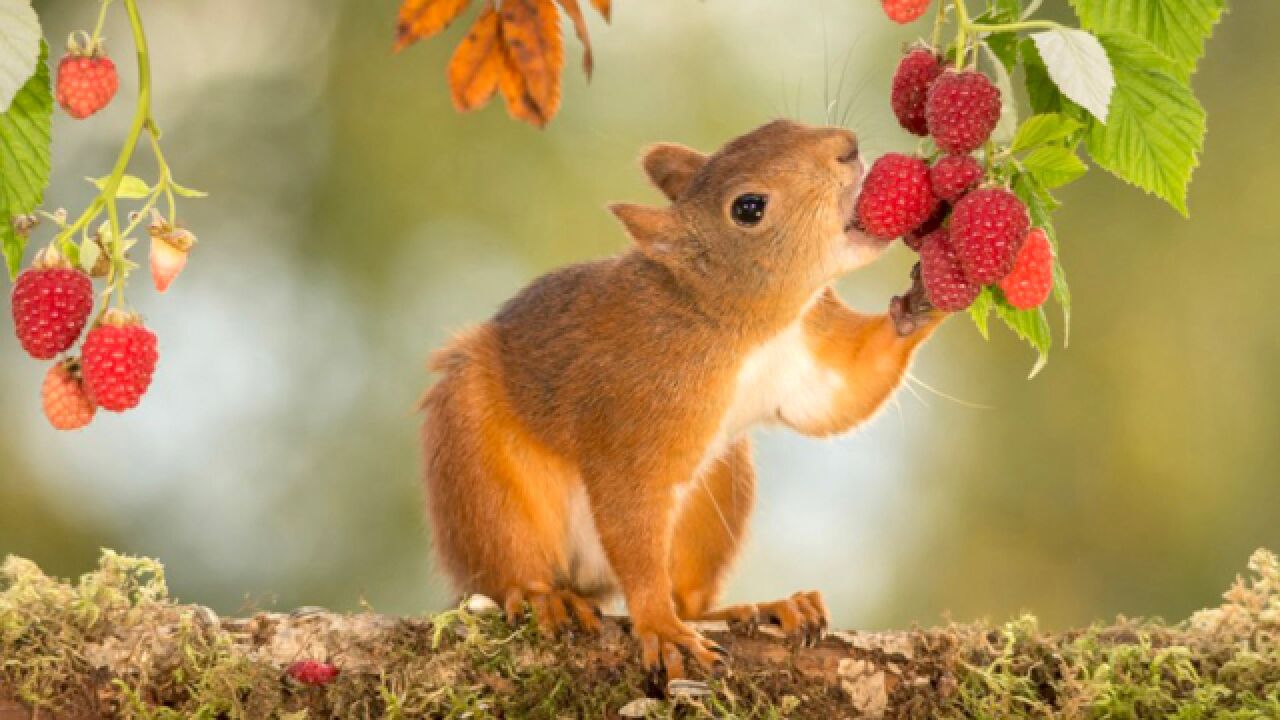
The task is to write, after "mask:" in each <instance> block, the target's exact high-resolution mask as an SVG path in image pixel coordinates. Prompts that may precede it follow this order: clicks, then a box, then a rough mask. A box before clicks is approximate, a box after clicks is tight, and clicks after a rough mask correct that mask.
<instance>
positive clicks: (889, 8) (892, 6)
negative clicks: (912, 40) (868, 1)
mask: <svg viewBox="0 0 1280 720" xmlns="http://www.w3.org/2000/svg"><path fill="white" fill-rule="evenodd" d="M881 4H882V5H883V6H884V14H885V15H888V16H889V19H890V20H892V21H894V22H896V23H900V24H902V25H906V24H907V23H909V22H915V21H916V20H918V19H919V18H920V16H921V15H923V14H924V12H925V10H928V9H929V0H882V2H881Z"/></svg>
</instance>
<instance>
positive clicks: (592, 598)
mask: <svg viewBox="0 0 1280 720" xmlns="http://www.w3.org/2000/svg"><path fill="white" fill-rule="evenodd" d="M856 147H857V146H856V142H855V141H854V138H853V135H852V134H851V133H849V132H848V131H845V130H840V129H834V128H810V127H806V126H803V125H799V124H796V123H791V122H786V121H778V122H774V123H770V124H768V125H765V126H764V127H762V128H759V129H757V130H756V131H754V132H752V133H749V134H747V135H745V136H743V137H741V138H738V139H736V140H734V141H732V142H730V143H729V144H727V145H726V146H725V147H724V148H723V149H721V151H720V152H718V153H716V154H715V155H712V156H709V157H708V156H705V155H702V154H700V153H697V152H695V151H692V150H689V149H688V148H683V147H681V146H677V145H661V146H658V147H657V148H655V149H654V150H653V151H652V152H650V153H649V155H648V156H647V157H646V159H645V162H644V166H645V170H646V172H647V173H648V174H649V176H650V179H651V180H652V181H653V182H654V184H655V185H656V186H657V187H658V188H659V189H660V190H662V191H663V193H664V194H665V195H666V196H667V199H668V200H670V201H671V204H670V205H669V206H667V207H662V208H641V207H638V206H634V205H617V206H614V207H613V208H612V209H613V211H614V213H615V214H616V215H617V216H618V218H619V220H620V221H621V222H622V223H623V225H624V227H625V228H626V230H627V232H628V233H629V234H630V235H631V237H632V238H633V240H634V247H633V248H632V249H631V250H630V251H628V252H626V253H624V254H622V255H620V256H618V257H614V258H610V259H606V260H600V261H597V262H593V263H586V264H581V265H574V266H571V267H567V268H564V269H561V270H559V271H556V272H553V273H551V274H549V275H546V276H544V277H542V278H540V279H538V280H536V281H534V282H533V283H532V284H530V285H529V286H528V287H527V288H525V289H524V290H523V291H521V292H520V293H519V294H518V295H516V296H515V297H514V298H512V299H511V300H510V301H509V302H508V303H507V304H506V305H505V306H503V308H502V309H501V310H500V311H499V312H498V313H497V315H496V316H495V317H494V318H493V319H492V320H490V321H489V322H487V323H485V324H484V325H481V326H480V327H478V328H476V329H473V330H471V331H468V332H466V333H464V334H462V335H460V336H458V337H457V338H455V339H454V340H453V341H452V342H451V343H450V344H449V345H448V346H446V347H445V348H444V349H442V350H440V351H438V352H437V353H436V354H434V355H433V356H432V359H431V363H430V367H431V368H432V369H433V370H434V371H437V372H440V373H442V377H441V379H440V380H439V382H438V383H437V384H436V385H435V386H434V387H432V388H431V389H430V390H429V391H428V392H427V394H426V395H425V397H424V399H423V409H424V410H425V413H426V421H425V424H424V427H423V445H424V448H425V455H426V473H425V485H426V489H427V498H428V508H429V513H430V516H431V524H432V530H433V537H434V541H435V548H436V551H437V554H438V555H439V557H440V560H441V563H442V566H443V568H444V569H445V570H446V571H447V572H448V573H449V575H450V576H451V577H452V578H453V579H454V581H455V583H456V584H457V586H458V587H459V589H460V590H463V591H467V592H482V593H485V594H488V595H490V596H492V597H495V598H499V599H501V601H502V602H503V603H504V605H505V606H506V607H507V610H508V614H510V615H514V614H515V613H516V612H517V611H518V609H519V607H520V606H522V605H523V604H524V602H526V601H527V602H528V603H529V604H530V605H531V606H532V607H533V608H534V611H535V614H536V615H539V616H540V617H539V620H540V622H543V621H545V622H546V623H547V625H548V627H551V628H557V627H559V626H562V625H564V624H566V623H569V622H574V620H573V618H574V616H576V617H577V622H578V623H579V624H582V625H584V626H587V625H590V624H591V623H590V622H589V618H588V617H587V614H586V613H585V611H584V608H587V607H589V606H590V603H591V602H597V601H600V600H602V599H604V598H605V597H607V596H609V595H610V594H612V593H614V592H620V593H621V594H622V595H623V596H624V597H625V599H626V602H627V606H628V609H629V610H630V613H631V615H632V618H633V621H634V631H635V633H636V635H637V636H638V637H639V639H640V646H641V652H642V656H643V660H644V662H645V663H647V664H648V665H650V666H654V667H657V666H662V667H665V669H666V671H667V673H668V675H669V676H678V675H680V674H682V673H683V672H684V666H683V660H682V657H681V656H682V654H684V653H688V654H690V655H692V656H693V657H694V658H695V659H697V660H698V661H699V662H701V663H703V664H712V663H714V662H716V661H717V659H718V658H717V655H716V650H717V648H716V647H715V646H714V644H713V643H710V642H709V641H707V640H705V639H704V638H702V637H701V636H699V635H698V634H697V633H696V632H695V631H694V630H693V629H692V628H691V627H689V626H688V625H687V624H685V622H684V619H692V618H697V617H715V616H733V615H735V613H738V612H739V611H737V610H734V609H726V610H720V611H717V610H715V609H714V608H715V603H716V600H717V597H718V595H719V592H720V589H721V586H722V583H723V580H724V576H725V573H726V570H727V568H728V566H729V564H730V563H731V561H732V560H733V558H734V556H735V555H736V553H737V550H738V549H739V547H740V545H741V541H742V538H743V536H744V534H745V529H746V523H747V518H748V516H749V514H750V511H751V506H752V502H753V498H754V483H755V475H754V470H753V468H752V463H751V457H750V446H749V443H748V441H747V439H746V438H745V436H744V433H745V431H746V430H747V429H748V428H749V427H750V425H751V424H753V423H755V422H768V421H770V420H781V421H783V422H786V423H789V424H791V425H793V426H794V427H796V428H797V429H799V430H800V431H801V432H805V433H809V434H818V435H822V434H829V433H833V432H840V431H843V430H847V429H849V428H851V427H854V426H856V425H857V424H858V423H860V422H862V421H863V420H865V419H866V418H867V417H869V416H870V415H871V414H873V413H874V412H875V411H876V410H877V409H878V408H879V407H880V405H881V404H882V403H883V402H884V400H885V399H886V398H887V397H888V396H889V394H890V393H891V392H892V391H893V389H894V388H895V387H896V386H897V385H898V384H899V383H900V382H901V378H902V375H903V373H904V372H905V370H906V367H907V364H908V362H909V361H910V358H911V355H912V353H913V351H914V350H915V348H916V347H917V346H918V345H919V344H920V342H922V341H923V339H924V338H925V337H926V336H927V335H928V334H929V332H930V331H931V330H932V327H933V326H934V325H936V320H937V319H936V318H935V319H934V320H932V321H931V322H929V323H927V324H926V327H925V328H924V329H923V330H920V331H917V332H915V333H914V334H912V335H909V336H908V337H905V338H903V337H899V336H898V335H897V333H896V332H895V330H894V323H893V322H892V321H891V320H890V319H889V316H888V315H861V314H858V313H856V312H854V311H852V310H850V309H849V308H847V307H846V306H845V305H844V304H843V303H842V302H840V300H839V299H838V298H837V297H836V296H835V294H834V292H832V291H831V290H830V288H829V287H828V284H829V283H830V282H831V281H832V280H833V279H835V278H836V277H838V276H839V275H841V274H843V273H845V272H847V271H849V270H850V269H853V268H854V267H857V266H860V265H863V264H866V263H867V262H870V261H871V260H872V259H874V258H875V257H876V256H877V255H878V254H879V252H880V251H881V250H882V249H883V247H884V244H883V243H882V242H880V241H877V240H873V239H871V238H867V237H863V236H861V235H859V234H857V233H855V232H850V231H849V230H848V228H849V225H850V220H851V218H852V211H853V201H854V199H855V197H856V190H857V186H858V182H859V180H860V174H861V168H860V165H859V164H858V163H856V161H855V158H856ZM744 193H751V194H758V195H762V196H765V197H767V198H768V205H767V207H766V211H765V212H764V214H763V217H762V218H761V220H760V222H759V223H758V224H755V225H752V224H744V223H742V222H740V221H739V220H738V219H735V215H734V213H733V212H732V206H733V203H734V201H735V198H737V197H739V196H740V195H742V194H744ZM828 390H829V391H828ZM750 607H751V608H756V606H750ZM759 608H767V609H768V613H767V614H769V615H771V616H772V617H773V618H774V619H775V620H777V621H778V622H780V623H782V624H783V625H784V626H786V627H788V628H789V629H791V628H807V629H805V630H804V631H805V632H806V633H807V632H809V630H811V629H812V628H814V627H817V623H818V620H817V619H816V618H819V617H820V618H821V619H822V622H825V613H826V611H825V607H823V605H822V602H821V598H820V597H818V596H817V595H816V594H797V595H795V596H792V598H789V599H787V600H784V601H779V602H778V603H771V604H766V605H761V606H759ZM751 612H752V613H754V610H752V611H751ZM717 613H719V615H717ZM726 613H727V615H726Z"/></svg>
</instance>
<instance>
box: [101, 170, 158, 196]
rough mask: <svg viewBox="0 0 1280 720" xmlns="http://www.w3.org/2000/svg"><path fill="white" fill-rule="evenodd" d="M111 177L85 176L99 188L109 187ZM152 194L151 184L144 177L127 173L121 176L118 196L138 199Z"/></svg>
mask: <svg viewBox="0 0 1280 720" xmlns="http://www.w3.org/2000/svg"><path fill="white" fill-rule="evenodd" d="M110 179H111V178H110V177H100V178H85V180H88V181H89V182H91V183H93V184H94V186H95V187H97V188H98V189H99V190H102V189H105V188H106V187H107V181H108V180H110ZM150 195H151V186H150V185H148V184H147V183H146V182H145V181H144V180H143V179H142V178H138V177H134V176H133V175H125V176H124V177H122V178H120V185H119V186H117V187H116V197H118V198H125V199H138V198H144V197H149V196H150Z"/></svg>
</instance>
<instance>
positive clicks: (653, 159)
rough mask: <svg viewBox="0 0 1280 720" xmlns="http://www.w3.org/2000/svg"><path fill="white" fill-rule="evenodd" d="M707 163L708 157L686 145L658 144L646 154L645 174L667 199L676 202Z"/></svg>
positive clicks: (644, 161) (643, 162)
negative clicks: (695, 174)
mask: <svg viewBox="0 0 1280 720" xmlns="http://www.w3.org/2000/svg"><path fill="white" fill-rule="evenodd" d="M706 162H707V156H706V155H703V154H702V153H700V152H698V151H697V150H694V149H692V148H687V147H685V146H684V145H677V144H675V143H658V144H657V145H653V146H651V147H650V148H649V149H648V150H646V151H645V153H644V160H643V161H642V164H643V165H644V172H645V174H646V175H648V176H649V181H650V182H652V183H653V184H654V185H655V186H656V187H657V188H658V189H659V190H661V191H662V194H663V195H666V196H667V199H668V200H670V201H672V202H675V200H676V198H678V197H680V195H682V194H683V193H684V191H685V189H686V188H688V187H689V181H690V180H691V179H693V175H694V173H696V172H698V170H700V169H701V168H702V166H703V165H705V164H706Z"/></svg>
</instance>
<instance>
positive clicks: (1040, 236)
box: [1000, 228, 1053, 310]
mask: <svg viewBox="0 0 1280 720" xmlns="http://www.w3.org/2000/svg"><path fill="white" fill-rule="evenodd" d="M1000 289H1001V290H1003V291H1004V297H1005V299H1006V300H1008V301H1009V304H1010V305H1012V306H1014V307H1016V308H1018V309H1019V310H1030V309H1032V308H1037V307H1040V305H1041V304H1042V303H1043V302H1044V301H1045V300H1048V299H1049V292H1050V291H1051V290H1053V246H1052V245H1050V244H1049V236H1048V235H1046V234H1045V232H1044V230H1042V229H1041V228H1032V229H1031V232H1029V233H1027V239H1026V240H1025V241H1024V242H1023V243H1022V250H1019V251H1018V257H1017V259H1016V260H1015V261H1014V263H1013V270H1011V271H1010V272H1009V274H1008V275H1007V276H1005V279H1003V280H1001V281H1000Z"/></svg>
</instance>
